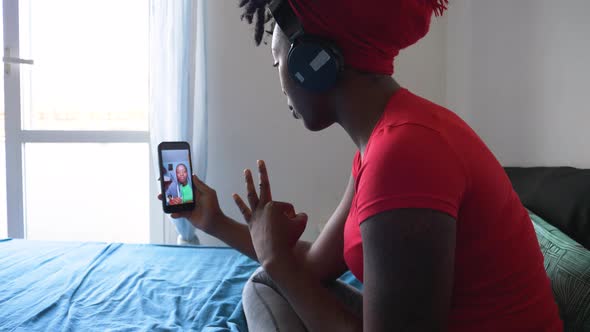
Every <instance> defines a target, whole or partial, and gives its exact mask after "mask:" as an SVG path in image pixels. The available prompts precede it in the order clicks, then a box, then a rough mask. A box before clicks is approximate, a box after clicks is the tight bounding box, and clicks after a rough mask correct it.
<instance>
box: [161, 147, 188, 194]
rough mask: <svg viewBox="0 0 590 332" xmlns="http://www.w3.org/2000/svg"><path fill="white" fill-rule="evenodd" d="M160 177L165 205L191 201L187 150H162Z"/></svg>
mask: <svg viewBox="0 0 590 332" xmlns="http://www.w3.org/2000/svg"><path fill="white" fill-rule="evenodd" d="M160 167H162V170H161V171H162V173H163V174H162V175H163V176H162V178H163V182H164V198H165V199H166V204H167V205H179V204H186V203H191V202H193V199H194V198H193V186H192V182H191V180H192V179H191V169H190V162H189V153H188V150H163V151H162V165H160Z"/></svg>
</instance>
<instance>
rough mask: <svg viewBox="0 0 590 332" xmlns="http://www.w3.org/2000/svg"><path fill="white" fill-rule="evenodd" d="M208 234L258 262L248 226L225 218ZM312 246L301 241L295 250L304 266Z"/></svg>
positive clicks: (296, 255)
mask: <svg viewBox="0 0 590 332" xmlns="http://www.w3.org/2000/svg"><path fill="white" fill-rule="evenodd" d="M207 233H208V234H209V235H211V236H214V237H216V238H218V239H219V240H221V241H223V242H224V243H225V244H227V245H228V246H230V247H232V248H234V249H236V250H237V251H239V252H241V253H242V254H244V255H246V256H248V257H250V258H252V259H253V260H255V261H258V258H257V257H256V251H255V250H254V246H253V245H252V238H251V237H250V231H248V226H247V225H245V224H242V223H240V222H237V221H235V220H234V219H232V218H230V217H227V216H224V217H223V219H222V220H219V222H217V223H215V227H214V228H212V229H210V230H209V231H208V232H207ZM310 246H311V244H310V243H309V242H305V241H301V240H299V241H298V242H297V244H296V245H295V248H294V250H293V252H294V255H295V257H297V259H298V261H299V262H300V263H301V264H303V265H304V264H305V255H306V254H307V252H308V251H309V248H310Z"/></svg>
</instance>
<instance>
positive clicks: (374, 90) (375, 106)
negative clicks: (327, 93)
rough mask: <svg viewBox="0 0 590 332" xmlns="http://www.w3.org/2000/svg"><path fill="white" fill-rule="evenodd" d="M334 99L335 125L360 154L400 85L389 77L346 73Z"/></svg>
mask: <svg viewBox="0 0 590 332" xmlns="http://www.w3.org/2000/svg"><path fill="white" fill-rule="evenodd" d="M347 76H348V77H346V78H345V79H344V80H343V81H344V82H343V84H342V90H341V93H340V94H339V97H337V98H336V100H337V105H336V106H337V107H336V109H337V114H336V117H337V120H336V122H337V123H338V124H340V126H342V128H344V130H345V131H346V132H347V133H348V136H350V138H351V139H352V141H353V142H354V144H355V145H356V146H357V148H358V149H359V151H360V152H361V156H362V155H364V153H365V149H366V147H367V143H368V142H369V137H370V136H371V133H372V132H373V129H374V128H375V126H376V125H377V122H379V119H380V118H381V116H382V115H383V112H384V111H385V107H386V106H387V103H388V102H389V99H390V98H391V96H392V95H393V94H394V93H395V92H396V91H397V90H398V89H400V85H399V84H398V83H397V82H396V81H395V80H394V79H393V78H392V77H389V76H376V75H369V74H362V73H349V74H348V75H347Z"/></svg>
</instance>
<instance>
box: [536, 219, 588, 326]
mask: <svg viewBox="0 0 590 332" xmlns="http://www.w3.org/2000/svg"><path fill="white" fill-rule="evenodd" d="M529 216H530V218H531V220H532V221H533V226H534V227H535V232H536V233H537V238H538V239H539V244H540V246H541V251H542V252H543V256H544V257H545V270H546V271H547V275H548V276H549V279H551V287H552V289H553V295H554V296H555V301H556V302H557V305H558V307H559V312H560V315H561V319H562V320H563V322H564V326H565V331H590V251H588V250H586V249H585V248H584V247H583V246H582V245H580V244H579V243H577V242H575V241H574V240H572V239H571V238H569V237H568V236H567V235H565V234H564V233H562V232H561V231H559V230H558V229H557V228H555V227H553V226H551V225H550V224H549V223H547V222H546V221H544V220H543V219H541V217H539V216H537V215H536V214H534V213H533V212H530V211H529Z"/></svg>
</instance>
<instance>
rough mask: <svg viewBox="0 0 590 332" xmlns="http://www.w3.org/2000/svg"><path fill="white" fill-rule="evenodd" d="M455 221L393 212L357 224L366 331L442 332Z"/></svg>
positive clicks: (413, 212)
mask: <svg viewBox="0 0 590 332" xmlns="http://www.w3.org/2000/svg"><path fill="white" fill-rule="evenodd" d="M455 232H456V221H455V220H454V219H453V218H452V217H451V216H449V215H447V214H444V213H442V212H438V211H433V210H428V209H397V210H391V211H386V212H383V213H380V214H378V215H376V216H373V217H371V218H369V219H367V220H366V221H364V222H363V223H362V224H361V235H362V238H363V256H364V288H363V317H364V322H363V323H364V324H363V326H364V330H365V331H376V332H377V331H445V330H446V324H447V319H448V316H449V311H450V306H451V294H452V288H453V272H454V261H455Z"/></svg>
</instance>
